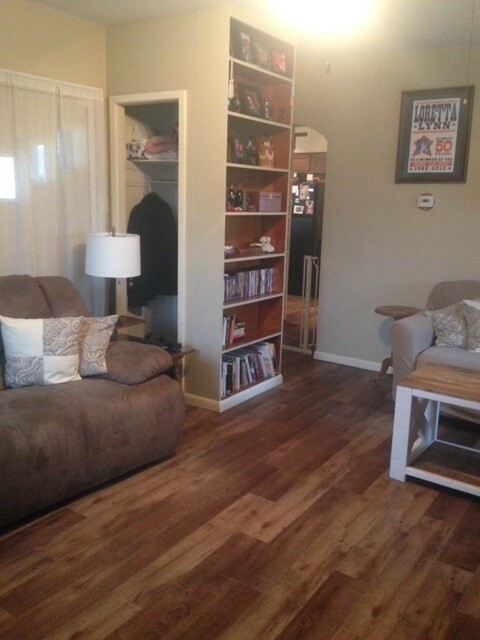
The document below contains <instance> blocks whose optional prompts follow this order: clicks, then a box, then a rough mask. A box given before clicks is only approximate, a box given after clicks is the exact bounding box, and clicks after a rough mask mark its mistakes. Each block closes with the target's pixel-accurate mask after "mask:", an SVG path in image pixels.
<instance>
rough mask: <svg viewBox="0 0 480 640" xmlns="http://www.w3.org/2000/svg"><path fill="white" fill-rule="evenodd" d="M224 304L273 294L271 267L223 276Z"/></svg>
mask: <svg viewBox="0 0 480 640" xmlns="http://www.w3.org/2000/svg"><path fill="white" fill-rule="evenodd" d="M223 289H224V300H225V302H232V301H234V300H243V299H244V298H252V297H255V296H265V295H269V294H270V293H273V267H266V268H263V269H246V270H241V271H231V272H228V273H225V274H224V275H223Z"/></svg>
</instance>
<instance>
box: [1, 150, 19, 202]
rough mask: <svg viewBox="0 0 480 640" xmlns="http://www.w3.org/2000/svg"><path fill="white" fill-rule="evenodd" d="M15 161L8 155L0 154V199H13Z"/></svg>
mask: <svg viewBox="0 0 480 640" xmlns="http://www.w3.org/2000/svg"><path fill="white" fill-rule="evenodd" d="M16 198H17V188H16V184H15V161H14V159H13V158H11V157H8V156H0V200H15V199H16Z"/></svg>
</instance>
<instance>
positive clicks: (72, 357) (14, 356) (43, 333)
mask: <svg viewBox="0 0 480 640" xmlns="http://www.w3.org/2000/svg"><path fill="white" fill-rule="evenodd" d="M0 326H1V332H2V338H3V344H4V349H5V383H6V385H7V386H8V387H24V386H27V385H32V384H40V385H45V384H56V383H60V382H69V381H71V380H80V375H79V371H78V367H79V362H80V356H79V342H80V338H81V333H82V322H81V318H45V319H25V318H8V317H5V316H0Z"/></svg>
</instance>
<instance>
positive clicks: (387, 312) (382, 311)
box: [375, 304, 421, 319]
mask: <svg viewBox="0 0 480 640" xmlns="http://www.w3.org/2000/svg"><path fill="white" fill-rule="evenodd" d="M420 311H421V309H418V308H417V307H405V306H403V305H401V304H389V305H385V306H383V307H377V308H376V309H375V313H378V314H379V315H381V316H388V317H389V318H396V319H400V318H408V316H413V315H414V314H415V313H419V312H420Z"/></svg>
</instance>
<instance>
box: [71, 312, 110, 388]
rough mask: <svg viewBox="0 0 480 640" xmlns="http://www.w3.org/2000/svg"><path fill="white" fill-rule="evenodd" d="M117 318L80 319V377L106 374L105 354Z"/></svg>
mask: <svg viewBox="0 0 480 640" xmlns="http://www.w3.org/2000/svg"><path fill="white" fill-rule="evenodd" d="M117 320H118V316H105V317H103V318H90V317H86V316H85V317H83V318H82V328H83V332H82V341H81V345H80V369H79V371H80V375H81V376H82V377H83V376H96V375H98V374H99V373H106V372H107V364H106V362H105V354H106V352H107V347H108V343H109V342H110V338H111V336H112V333H113V329H114V328H115V324H116V322H117Z"/></svg>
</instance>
